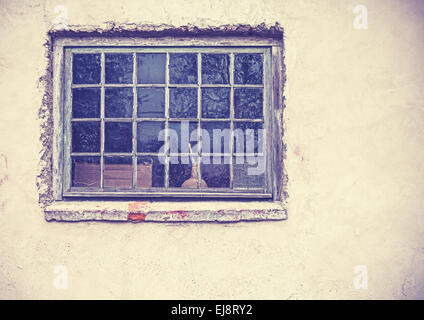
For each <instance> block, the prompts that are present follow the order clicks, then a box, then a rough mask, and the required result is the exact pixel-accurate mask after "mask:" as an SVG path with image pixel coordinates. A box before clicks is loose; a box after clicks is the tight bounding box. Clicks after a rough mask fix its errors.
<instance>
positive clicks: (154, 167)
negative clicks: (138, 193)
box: [137, 156, 165, 188]
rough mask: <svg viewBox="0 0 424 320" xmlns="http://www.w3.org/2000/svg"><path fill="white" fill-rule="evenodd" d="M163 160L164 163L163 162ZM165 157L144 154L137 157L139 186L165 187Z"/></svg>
mask: <svg viewBox="0 0 424 320" xmlns="http://www.w3.org/2000/svg"><path fill="white" fill-rule="evenodd" d="M161 161H162V162H163V163H161ZM164 163H165V162H164V158H163V159H162V158H159V157H156V156H142V157H138V158H137V187H138V188H150V187H163V186H164V185H165V165H164Z"/></svg>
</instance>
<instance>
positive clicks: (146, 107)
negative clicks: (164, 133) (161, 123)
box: [137, 88, 165, 118]
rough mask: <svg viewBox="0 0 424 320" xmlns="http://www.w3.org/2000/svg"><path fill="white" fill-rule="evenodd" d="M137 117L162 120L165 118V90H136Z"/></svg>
mask: <svg viewBox="0 0 424 320" xmlns="http://www.w3.org/2000/svg"><path fill="white" fill-rule="evenodd" d="M137 117H139V118H164V117H165V89H164V88H138V89H137Z"/></svg>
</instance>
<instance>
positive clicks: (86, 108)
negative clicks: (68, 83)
mask: <svg viewBox="0 0 424 320" xmlns="http://www.w3.org/2000/svg"><path fill="white" fill-rule="evenodd" d="M72 117H73V118H99V117H100V88H76V89H72Z"/></svg>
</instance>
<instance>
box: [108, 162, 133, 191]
mask: <svg viewBox="0 0 424 320" xmlns="http://www.w3.org/2000/svg"><path fill="white" fill-rule="evenodd" d="M103 175H104V176H103V185H104V187H105V188H132V175H133V174H132V158H131V157H104V171H103Z"/></svg>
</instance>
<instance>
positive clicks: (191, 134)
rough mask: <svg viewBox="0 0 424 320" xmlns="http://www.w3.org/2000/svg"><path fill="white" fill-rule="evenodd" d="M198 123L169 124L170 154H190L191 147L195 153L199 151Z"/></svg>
mask: <svg viewBox="0 0 424 320" xmlns="http://www.w3.org/2000/svg"><path fill="white" fill-rule="evenodd" d="M197 141H198V137H197V122H188V121H181V122H169V152H170V153H179V152H183V153H188V152H190V147H189V144H190V146H191V149H192V151H193V152H196V151H197V147H196V145H197Z"/></svg>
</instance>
